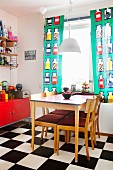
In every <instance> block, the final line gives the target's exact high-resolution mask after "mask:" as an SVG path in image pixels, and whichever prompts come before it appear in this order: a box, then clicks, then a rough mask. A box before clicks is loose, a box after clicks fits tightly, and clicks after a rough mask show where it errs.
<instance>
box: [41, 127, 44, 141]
mask: <svg viewBox="0 0 113 170" xmlns="http://www.w3.org/2000/svg"><path fill="white" fill-rule="evenodd" d="M44 128H45V127H44V126H43V127H42V134H41V140H42V139H43V136H44Z"/></svg>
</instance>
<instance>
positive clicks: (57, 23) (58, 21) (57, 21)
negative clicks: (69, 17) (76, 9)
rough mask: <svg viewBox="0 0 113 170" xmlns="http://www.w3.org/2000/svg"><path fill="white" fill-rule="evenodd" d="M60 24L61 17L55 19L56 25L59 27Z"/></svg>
mask: <svg viewBox="0 0 113 170" xmlns="http://www.w3.org/2000/svg"><path fill="white" fill-rule="evenodd" d="M59 24H60V16H56V17H54V25H59Z"/></svg>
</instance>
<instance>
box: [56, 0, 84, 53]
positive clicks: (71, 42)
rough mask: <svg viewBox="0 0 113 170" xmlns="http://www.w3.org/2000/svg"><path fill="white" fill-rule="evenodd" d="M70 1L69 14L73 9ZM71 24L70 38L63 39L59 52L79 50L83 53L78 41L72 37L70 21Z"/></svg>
mask: <svg viewBox="0 0 113 170" xmlns="http://www.w3.org/2000/svg"><path fill="white" fill-rule="evenodd" d="M69 2H70V9H69V14H70V11H71V10H72V2H71V0H69ZM68 24H69V38H66V39H64V40H63V42H62V44H61V46H60V47H59V53H65V52H66V53H67V52H78V53H81V50H80V47H79V44H78V43H77V41H76V40H75V39H74V38H70V23H69V21H68Z"/></svg>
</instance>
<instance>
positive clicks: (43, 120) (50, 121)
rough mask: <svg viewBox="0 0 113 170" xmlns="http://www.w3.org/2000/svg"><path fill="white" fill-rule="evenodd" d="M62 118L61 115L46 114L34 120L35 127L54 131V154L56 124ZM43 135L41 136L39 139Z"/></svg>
mask: <svg viewBox="0 0 113 170" xmlns="http://www.w3.org/2000/svg"><path fill="white" fill-rule="evenodd" d="M63 118H64V116H63V115H54V114H47V115H43V116H41V117H39V118H38V119H36V120H35V125H38V126H42V128H43V129H44V127H52V128H53V130H54V153H55V152H56V149H57V148H56V142H57V140H56V137H57V134H56V133H57V123H58V122H59V121H60V120H62V119H63ZM42 137H43V135H42V134H41V138H42Z"/></svg>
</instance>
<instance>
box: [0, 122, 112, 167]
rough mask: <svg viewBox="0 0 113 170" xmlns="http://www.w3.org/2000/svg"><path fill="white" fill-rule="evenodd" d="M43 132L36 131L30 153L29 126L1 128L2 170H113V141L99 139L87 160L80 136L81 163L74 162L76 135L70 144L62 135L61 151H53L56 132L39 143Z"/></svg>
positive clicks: (37, 129)
mask: <svg viewBox="0 0 113 170" xmlns="http://www.w3.org/2000/svg"><path fill="white" fill-rule="evenodd" d="M40 134H41V128H40V127H36V133H35V149H34V151H33V152H32V150H31V144H30V143H31V126H30V125H29V124H28V123H26V122H18V123H16V124H13V125H10V126H7V127H3V128H0V170H34V169H35V170H37V169H38V170H46V169H47V170H88V169H92V170H113V137H105V136H101V138H98V137H97V145H96V146H95V149H94V150H92V149H91V144H90V139H89V151H90V156H91V158H90V161H88V160H87V157H86V152H85V146H84V139H83V134H80V136H79V161H78V163H75V161H74V135H73V134H72V137H71V141H70V143H69V144H65V143H64V134H63V132H61V135H60V151H59V155H58V156H57V155H56V154H54V150H53V132H52V130H49V132H48V135H47V137H44V139H43V141H42V142H41V143H40Z"/></svg>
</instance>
